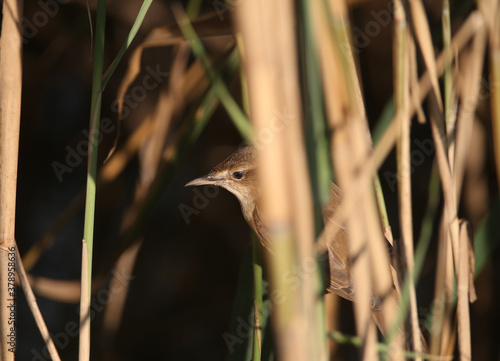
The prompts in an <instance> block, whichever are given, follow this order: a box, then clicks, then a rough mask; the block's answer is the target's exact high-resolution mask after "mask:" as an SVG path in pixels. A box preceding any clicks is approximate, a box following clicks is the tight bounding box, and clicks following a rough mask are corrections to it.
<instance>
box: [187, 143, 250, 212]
mask: <svg viewBox="0 0 500 361" xmlns="http://www.w3.org/2000/svg"><path fill="white" fill-rule="evenodd" d="M200 185H214V186H219V187H222V188H225V189H227V190H228V191H229V192H231V193H232V194H234V195H235V196H236V197H237V198H238V200H239V201H240V204H241V207H242V209H243V212H244V213H245V216H246V215H247V214H248V213H247V212H251V211H253V208H254V207H255V205H256V203H257V200H258V193H259V189H258V187H257V175H256V159H255V150H254V149H253V147H251V146H246V147H242V148H239V149H238V150H237V151H236V152H234V153H233V154H231V155H230V156H229V157H227V158H226V159H225V160H224V161H222V162H221V163H219V164H218V165H216V166H215V167H214V168H213V169H212V170H211V171H210V173H208V174H207V175H206V176H204V177H201V178H197V179H194V180H192V181H191V182H189V183H187V184H186V187H189V186H200Z"/></svg>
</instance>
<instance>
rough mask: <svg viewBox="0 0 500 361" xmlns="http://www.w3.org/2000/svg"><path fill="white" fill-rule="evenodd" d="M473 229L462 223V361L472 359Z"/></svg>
mask: <svg viewBox="0 0 500 361" xmlns="http://www.w3.org/2000/svg"><path fill="white" fill-rule="evenodd" d="M470 237H471V228H470V225H469V223H468V222H465V221H461V222H460V252H459V253H460V264H459V269H458V277H457V278H458V287H457V290H458V304H457V318H458V350H459V355H460V361H469V360H471V359H472V353H471V344H470V342H471V334H470V314H469V269H470V264H469V243H470Z"/></svg>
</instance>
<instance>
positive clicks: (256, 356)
mask: <svg viewBox="0 0 500 361" xmlns="http://www.w3.org/2000/svg"><path fill="white" fill-rule="evenodd" d="M259 247H260V245H259V240H258V238H257V236H256V235H255V234H253V235H252V264H253V285H254V286H253V288H254V332H253V352H252V355H253V358H252V359H253V360H260V355H261V350H262V264H261V257H260V249H259Z"/></svg>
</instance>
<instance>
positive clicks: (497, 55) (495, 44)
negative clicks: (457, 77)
mask: <svg viewBox="0 0 500 361" xmlns="http://www.w3.org/2000/svg"><path fill="white" fill-rule="evenodd" d="M498 16H500V5H499V4H498V3H497V11H496V15H495V18H494V19H495V21H494V22H493V24H494V25H493V29H492V31H490V49H489V51H490V69H491V82H490V84H491V86H490V90H491V121H492V123H493V143H494V145H495V164H496V168H497V179H498V180H499V181H500V23H499V21H498Z"/></svg>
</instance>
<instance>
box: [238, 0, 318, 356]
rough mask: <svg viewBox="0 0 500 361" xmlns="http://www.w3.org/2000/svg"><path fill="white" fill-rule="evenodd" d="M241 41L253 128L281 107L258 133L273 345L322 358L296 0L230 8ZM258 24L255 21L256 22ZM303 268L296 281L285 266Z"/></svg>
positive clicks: (261, 0)
mask: <svg viewBox="0 0 500 361" xmlns="http://www.w3.org/2000/svg"><path fill="white" fill-rule="evenodd" d="M235 12H236V20H237V23H236V24H237V26H238V28H239V30H240V31H241V37H242V41H243V46H244V49H245V60H246V62H245V64H244V65H245V70H246V74H247V79H248V90H249V91H248V94H249V100H250V113H251V114H252V123H253V124H254V130H255V134H256V135H257V136H258V135H259V134H262V132H266V131H268V129H273V128H272V127H273V126H272V124H273V121H275V119H276V112H280V113H282V112H286V114H287V117H288V114H291V115H292V117H293V118H291V119H290V118H287V119H286V120H287V121H286V123H285V124H286V126H285V127H283V128H282V129H281V130H280V131H275V132H272V135H273V137H272V139H271V140H269V141H265V142H263V141H262V140H261V139H259V138H258V137H257V138H256V139H255V143H254V145H255V147H256V149H257V151H258V155H257V157H258V162H259V172H258V177H259V182H260V185H261V191H262V211H263V214H264V217H265V219H266V224H267V225H268V229H269V234H270V238H271V241H272V242H273V245H274V248H273V251H274V256H273V257H272V258H271V257H270V258H269V262H268V266H269V274H270V286H271V302H273V304H274V306H275V308H274V312H273V315H272V321H273V327H274V335H275V336H276V337H275V341H276V346H277V349H278V353H279V355H280V359H282V360H285V361H286V360H325V359H326V347H325V345H326V344H325V343H321V339H322V335H319V334H317V332H316V331H317V329H318V328H317V326H318V322H321V320H317V319H316V317H315V316H316V314H315V309H316V304H317V299H318V298H317V293H316V289H315V286H316V283H315V280H316V277H317V268H315V269H314V270H313V271H308V270H304V268H303V267H304V264H305V263H306V262H312V261H314V262H315V260H314V254H313V242H314V222H313V217H312V215H313V207H312V199H311V197H310V184H309V179H308V170H307V163H306V157H305V147H304V140H303V137H302V123H301V114H302V109H301V99H300V89H299V82H298V80H299V77H298V67H297V50H296V48H295V28H294V24H295V17H296V14H295V12H294V3H293V1H289V0H279V1H272V2H271V1H265V0H256V1H244V2H241V3H240V4H239V6H237V7H236V8H235ZM256 22H258V23H259V26H258V27H256V26H255V23H256ZM293 269H303V270H304V271H303V272H302V277H299V278H297V281H298V282H297V286H298V287H294V288H292V287H290V284H289V283H288V282H287V281H286V276H285V275H286V274H287V273H288V274H289V272H291V271H292V270H293Z"/></svg>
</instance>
